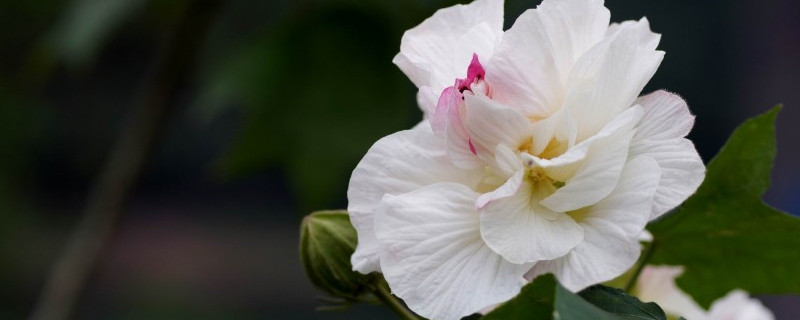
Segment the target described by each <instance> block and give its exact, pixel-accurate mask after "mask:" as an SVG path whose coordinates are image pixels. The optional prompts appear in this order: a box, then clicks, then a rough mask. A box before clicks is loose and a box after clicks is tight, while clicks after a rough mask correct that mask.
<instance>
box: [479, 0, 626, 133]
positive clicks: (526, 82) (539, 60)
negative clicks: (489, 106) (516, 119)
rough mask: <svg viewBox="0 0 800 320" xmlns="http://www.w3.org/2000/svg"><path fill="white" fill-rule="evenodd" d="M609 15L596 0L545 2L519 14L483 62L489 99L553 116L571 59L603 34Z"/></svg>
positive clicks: (559, 100) (550, 0) (573, 60)
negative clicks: (490, 95) (490, 89)
mask: <svg viewBox="0 0 800 320" xmlns="http://www.w3.org/2000/svg"><path fill="white" fill-rule="evenodd" d="M609 16H610V14H609V12H608V10H607V9H606V8H605V7H603V1H599V0H561V1H555V0H547V1H544V2H543V3H542V4H540V5H539V6H538V7H537V8H536V9H534V10H528V11H526V12H525V13H523V14H522V15H520V17H519V18H518V19H517V21H516V22H515V23H514V25H513V26H512V27H511V29H509V30H508V31H506V33H505V34H504V35H503V39H502V41H501V42H500V44H499V45H498V47H497V50H496V53H495V56H494V57H493V58H492V60H491V61H490V62H489V65H488V66H487V73H486V78H487V82H488V83H490V84H492V85H493V90H494V91H493V98H494V99H497V100H498V101H499V102H501V103H503V104H506V105H510V106H515V107H518V108H520V109H521V110H523V111H524V112H525V114H526V115H529V116H538V117H546V116H549V115H551V114H552V113H553V112H555V111H556V110H557V109H558V108H559V107H560V106H561V102H562V101H563V99H564V94H565V91H564V90H565V87H564V85H565V83H566V79H567V77H568V75H569V74H570V72H571V70H572V66H573V65H574V63H575V61H577V60H578V58H579V57H580V56H581V55H582V54H583V53H584V52H585V51H586V50H587V49H588V48H589V47H591V46H592V45H594V44H595V43H597V42H599V41H601V40H602V39H603V37H604V36H605V33H606V29H607V28H608V21H609Z"/></svg>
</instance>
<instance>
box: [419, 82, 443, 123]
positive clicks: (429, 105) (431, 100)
mask: <svg viewBox="0 0 800 320" xmlns="http://www.w3.org/2000/svg"><path fill="white" fill-rule="evenodd" d="M439 95H441V90H439V91H436V90H433V88H431V87H428V86H424V87H420V88H419V91H417V104H418V105H419V108H420V109H422V115H423V117H430V116H431V115H433V112H434V111H435V110H436V103H437V102H439Z"/></svg>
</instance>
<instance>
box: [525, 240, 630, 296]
mask: <svg viewBox="0 0 800 320" xmlns="http://www.w3.org/2000/svg"><path fill="white" fill-rule="evenodd" d="M583 230H584V237H585V239H584V241H583V242H581V243H580V244H579V245H578V246H576V247H575V248H574V249H572V251H570V252H569V253H567V255H566V256H564V257H561V258H558V259H555V260H548V261H539V262H538V263H536V265H535V266H534V267H533V268H532V269H531V270H530V272H529V273H528V274H527V275H526V276H525V277H526V278H528V279H534V278H536V277H538V276H540V275H542V274H546V273H553V274H554V275H555V276H556V278H557V279H558V282H559V283H561V285H563V286H564V287H565V288H567V289H569V290H570V291H573V292H578V291H580V290H582V289H584V288H586V287H588V286H591V285H594V284H597V283H600V282H603V281H608V280H611V279H614V278H616V277H617V276H619V275H621V274H623V273H625V271H627V270H628V269H630V267H631V266H633V264H634V263H636V259H638V258H639V253H640V245H639V242H638V241H636V239H629V238H627V237H624V236H622V235H621V234H619V233H614V232H611V233H609V232H606V230H598V229H597V228H595V227H594V226H591V225H588V226H587V225H584V226H583Z"/></svg>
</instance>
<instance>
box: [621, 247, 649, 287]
mask: <svg viewBox="0 0 800 320" xmlns="http://www.w3.org/2000/svg"><path fill="white" fill-rule="evenodd" d="M655 247H656V241H655V240H653V241H652V242H650V243H647V244H645V247H644V253H643V254H642V259H641V260H640V261H639V264H638V265H637V266H636V271H634V272H633V275H632V276H631V278H630V279H629V280H628V284H627V285H625V292H627V293H632V292H631V291H632V290H633V287H634V286H636V280H639V275H640V274H642V270H644V266H645V265H647V262H648V261H650V258H652V257H653V251H654V249H655Z"/></svg>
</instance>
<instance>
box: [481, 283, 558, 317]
mask: <svg viewBox="0 0 800 320" xmlns="http://www.w3.org/2000/svg"><path fill="white" fill-rule="evenodd" d="M555 287H556V279H555V277H553V275H552V274H547V275H543V276H541V277H538V278H536V279H535V280H534V281H533V282H532V283H530V284H528V285H526V286H525V287H523V288H522V291H520V293H519V294H518V295H517V297H516V298H514V299H511V300H510V301H508V302H506V303H504V304H503V305H501V306H499V307H497V309H494V310H493V311H492V312H490V313H489V314H487V315H486V316H484V317H483V318H481V319H484V320H500V319H531V320H533V319H536V320H539V319H541V320H550V319H553V308H554V302H555V291H554V290H555Z"/></svg>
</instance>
